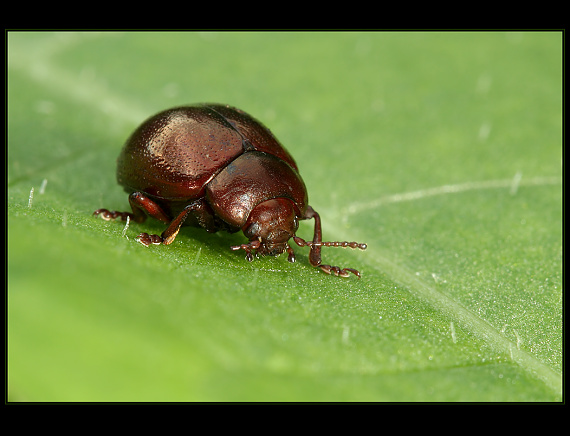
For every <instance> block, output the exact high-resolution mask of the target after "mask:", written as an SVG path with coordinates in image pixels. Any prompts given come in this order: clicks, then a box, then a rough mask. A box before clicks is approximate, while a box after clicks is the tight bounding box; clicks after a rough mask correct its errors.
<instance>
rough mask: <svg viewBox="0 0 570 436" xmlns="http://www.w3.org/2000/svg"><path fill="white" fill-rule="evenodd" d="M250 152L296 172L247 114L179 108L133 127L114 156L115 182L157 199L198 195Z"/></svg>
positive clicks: (212, 106)
mask: <svg viewBox="0 0 570 436" xmlns="http://www.w3.org/2000/svg"><path fill="white" fill-rule="evenodd" d="M251 150H259V151H263V152H266V153H269V154H271V155H274V156H277V157H279V158H280V159H282V160H284V161H285V162H287V163H288V164H289V165H290V166H291V167H292V168H294V169H295V170H297V164H296V163H295V161H294V160H293V158H292V157H291V155H290V154H289V153H288V152H287V151H286V150H285V149H284V148H283V146H282V145H281V144H280V143H279V142H278V141H277V139H276V138H275V137H274V136H273V134H272V133H271V132H270V131H269V130H268V129H267V128H266V127H264V126H263V125H262V124H261V123H259V121H257V120H255V119H254V118H253V117H251V116H250V115H248V114H246V113H245V112H243V111H241V110H239V109H236V108H233V107H231V106H227V105H219V104H201V105H196V106H183V107H177V108H173V109H169V110H166V111H163V112H160V113H158V114H156V115H154V116H152V117H151V118H149V119H148V120H146V121H145V122H144V123H143V124H142V125H141V126H140V127H139V128H137V129H136V130H135V132H134V133H133V134H132V135H131V137H130V138H129V139H128V140H127V142H126V144H125V146H124V147H123V150H122V152H121V154H120V155H119V158H118V160H117V180H118V182H119V184H121V185H122V186H123V187H124V188H125V190H126V191H127V192H134V191H141V192H144V193H146V194H148V195H150V196H152V197H154V198H156V199H165V200H172V201H175V202H180V201H184V200H193V199H198V198H202V197H203V196H204V195H205V186H206V185H207V184H208V183H209V182H210V181H211V180H212V179H213V178H214V177H216V175H217V174H218V173H219V172H220V171H222V170H223V169H224V168H225V167H226V166H227V165H228V164H229V163H230V162H232V161H233V160H234V159H235V158H237V157H238V156H240V155H241V154H243V153H245V152H247V151H251Z"/></svg>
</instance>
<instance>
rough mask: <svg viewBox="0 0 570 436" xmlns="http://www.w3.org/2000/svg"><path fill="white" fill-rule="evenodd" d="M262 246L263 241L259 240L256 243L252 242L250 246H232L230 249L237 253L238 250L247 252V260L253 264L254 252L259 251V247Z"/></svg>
mask: <svg viewBox="0 0 570 436" xmlns="http://www.w3.org/2000/svg"><path fill="white" fill-rule="evenodd" d="M260 246H261V241H259V240H257V239H256V240H255V241H251V242H249V243H248V244H241V245H232V246H231V247H230V249H232V250H234V251H236V250H244V251H245V253H246V254H245V258H246V259H247V260H248V261H249V262H252V261H253V254H252V251H255V250H257V249H258V248H259V247H260Z"/></svg>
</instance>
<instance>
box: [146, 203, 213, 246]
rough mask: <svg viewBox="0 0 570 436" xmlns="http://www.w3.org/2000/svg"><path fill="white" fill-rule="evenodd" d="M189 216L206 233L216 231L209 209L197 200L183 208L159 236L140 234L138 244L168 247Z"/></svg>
mask: <svg viewBox="0 0 570 436" xmlns="http://www.w3.org/2000/svg"><path fill="white" fill-rule="evenodd" d="M189 215H194V217H195V218H196V221H197V223H198V224H199V225H200V226H201V227H203V228H204V229H206V230H207V231H208V232H215V231H216V230H217V226H216V224H215V222H214V216H213V214H212V212H211V210H210V208H209V207H208V206H207V205H206V203H205V202H204V201H203V200H198V201H195V202H194V203H191V204H189V205H187V206H186V207H184V209H182V211H181V212H180V213H179V214H178V215H177V216H176V217H175V218H174V219H173V220H172V221H170V224H169V225H168V227H167V228H166V230H165V231H164V232H162V234H161V235H160V236H159V235H149V234H148V233H141V234H140V235H139V236H138V240H139V242H140V243H141V244H143V245H146V246H149V245H150V244H164V245H168V244H170V243H172V241H174V239H176V236H177V235H178V232H179V231H180V227H182V225H183V224H184V221H186V219H187V218H188V216H189ZM151 216H152V215H151ZM159 219H160V218H159ZM167 222H168V218H167Z"/></svg>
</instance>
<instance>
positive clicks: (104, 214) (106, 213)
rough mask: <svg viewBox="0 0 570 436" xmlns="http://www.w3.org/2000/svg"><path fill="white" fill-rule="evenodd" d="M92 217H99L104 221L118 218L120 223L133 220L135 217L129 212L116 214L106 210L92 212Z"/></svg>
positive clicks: (116, 212) (113, 211)
mask: <svg viewBox="0 0 570 436" xmlns="http://www.w3.org/2000/svg"><path fill="white" fill-rule="evenodd" d="M93 215H95V216H100V217H101V218H103V219H104V220H105V221H112V220H116V219H117V218H120V219H121V220H122V221H126V220H127V218H130V219H131V220H134V219H135V216H134V215H133V214H132V213H130V212H118V211H116V210H108V209H97V210H96V211H95V212H93Z"/></svg>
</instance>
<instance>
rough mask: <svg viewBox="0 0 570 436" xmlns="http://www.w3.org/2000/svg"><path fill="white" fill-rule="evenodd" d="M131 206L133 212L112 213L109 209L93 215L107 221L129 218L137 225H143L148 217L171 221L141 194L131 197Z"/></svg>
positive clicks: (156, 205) (98, 210) (100, 210)
mask: <svg viewBox="0 0 570 436" xmlns="http://www.w3.org/2000/svg"><path fill="white" fill-rule="evenodd" d="M129 204H130V205H131V209H132V211H133V212H132V213H131V212H118V211H116V210H113V211H110V210H108V209H97V210H96V211H95V212H93V215H99V216H101V218H103V219H104V220H106V221H110V220H115V219H117V218H120V219H121V220H123V221H126V220H127V217H128V218H130V219H131V220H132V221H136V222H137V223H142V222H144V221H145V220H146V217H147V215H150V216H151V217H153V218H156V219H157V220H160V221H165V222H169V221H170V219H169V218H168V216H167V215H166V214H165V213H164V211H163V210H162V209H161V207H160V206H159V205H158V204H156V203H155V202H154V201H152V200H151V199H150V198H148V197H146V196H145V195H144V194H142V193H140V192H133V193H132V194H131V195H129Z"/></svg>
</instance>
